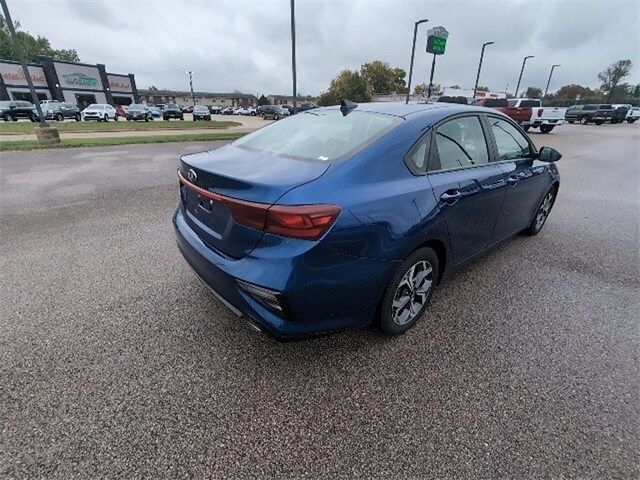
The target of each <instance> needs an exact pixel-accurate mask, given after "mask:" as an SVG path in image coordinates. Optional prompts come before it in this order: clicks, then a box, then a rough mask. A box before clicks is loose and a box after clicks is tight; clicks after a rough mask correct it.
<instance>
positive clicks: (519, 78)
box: [514, 55, 534, 98]
mask: <svg viewBox="0 0 640 480" xmlns="http://www.w3.org/2000/svg"><path fill="white" fill-rule="evenodd" d="M533 57H534V55H528V56H526V57H524V60H522V68H521V69H520V76H519V77H518V85H517V86H516V94H515V95H514V98H518V90H520V81H521V80H522V72H524V64H525V63H527V60H528V59H530V58H533Z"/></svg>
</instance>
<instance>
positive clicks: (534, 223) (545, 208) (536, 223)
mask: <svg viewBox="0 0 640 480" xmlns="http://www.w3.org/2000/svg"><path fill="white" fill-rule="evenodd" d="M557 195H558V191H557V189H556V187H555V186H553V187H551V188H550V189H549V190H548V191H547V193H546V194H545V195H544V197H542V201H541V202H540V205H538V208H537V209H536V213H535V215H534V216H533V219H532V220H531V224H530V225H529V226H528V227H527V228H526V229H525V230H524V233H525V234H526V235H530V236H533V235H537V234H538V233H539V232H540V230H542V227H544V224H545V223H546V221H547V218H549V214H550V213H551V209H552V208H553V204H554V203H555V202H556V196H557ZM547 197H550V200H549V202H550V203H548V204H547V203H546V202H547ZM541 212H543V213H541ZM540 215H543V218H541V219H539V216H540Z"/></svg>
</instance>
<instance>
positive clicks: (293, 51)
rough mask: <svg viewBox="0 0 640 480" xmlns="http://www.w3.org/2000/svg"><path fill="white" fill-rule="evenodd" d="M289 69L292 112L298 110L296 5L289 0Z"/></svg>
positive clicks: (292, 0)
mask: <svg viewBox="0 0 640 480" xmlns="http://www.w3.org/2000/svg"><path fill="white" fill-rule="evenodd" d="M291 70H292V72H293V113H296V112H297V111H298V98H297V97H298V92H297V85H296V83H297V81H296V7H295V2H294V0H291Z"/></svg>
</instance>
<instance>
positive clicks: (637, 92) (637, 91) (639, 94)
mask: <svg viewBox="0 0 640 480" xmlns="http://www.w3.org/2000/svg"><path fill="white" fill-rule="evenodd" d="M631 96H632V97H633V98H640V83H638V84H637V85H636V86H634V87H633V92H632V93H631Z"/></svg>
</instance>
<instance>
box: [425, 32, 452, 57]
mask: <svg viewBox="0 0 640 480" xmlns="http://www.w3.org/2000/svg"><path fill="white" fill-rule="evenodd" d="M448 36H449V32H447V30H446V29H445V28H444V27H435V28H431V29H429V30H428V31H427V52H428V53H434V54H436V55H442V54H444V51H445V49H446V48H447V37H448Z"/></svg>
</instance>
